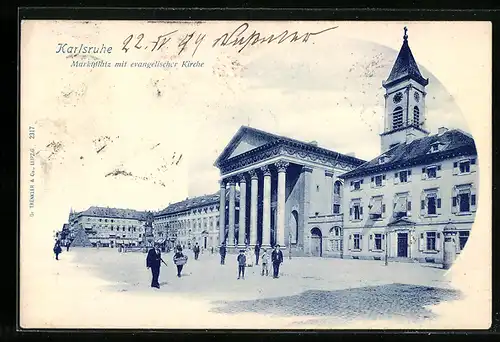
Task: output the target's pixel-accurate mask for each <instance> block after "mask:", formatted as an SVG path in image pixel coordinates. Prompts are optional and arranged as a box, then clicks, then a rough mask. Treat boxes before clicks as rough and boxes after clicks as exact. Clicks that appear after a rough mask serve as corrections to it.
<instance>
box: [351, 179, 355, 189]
mask: <svg viewBox="0 0 500 342" xmlns="http://www.w3.org/2000/svg"><path fill="white" fill-rule="evenodd" d="M352 190H354V182H353V181H351V191H352Z"/></svg>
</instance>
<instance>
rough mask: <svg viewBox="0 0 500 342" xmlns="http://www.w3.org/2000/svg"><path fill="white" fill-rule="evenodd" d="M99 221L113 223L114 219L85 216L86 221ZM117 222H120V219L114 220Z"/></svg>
mask: <svg viewBox="0 0 500 342" xmlns="http://www.w3.org/2000/svg"><path fill="white" fill-rule="evenodd" d="M94 220H95V221H99V222H110V223H114V222H115V220H114V219H109V220H108V219H102V218H100V219H92V218H91V217H87V221H88V222H90V221H94ZM116 222H117V223H120V222H121V221H120V220H116Z"/></svg>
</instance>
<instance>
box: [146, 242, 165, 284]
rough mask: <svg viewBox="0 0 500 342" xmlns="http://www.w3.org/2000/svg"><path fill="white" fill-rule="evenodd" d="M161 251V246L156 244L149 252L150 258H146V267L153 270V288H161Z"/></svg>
mask: <svg viewBox="0 0 500 342" xmlns="http://www.w3.org/2000/svg"><path fill="white" fill-rule="evenodd" d="M161 262H162V259H161V251H160V244H158V243H155V244H154V247H153V248H151V249H150V250H149V252H148V256H147V258H146V267H147V268H151V273H152V275H153V279H152V280H151V287H156V288H157V289H159V288H160V283H159V282H158V278H159V277H160V266H161Z"/></svg>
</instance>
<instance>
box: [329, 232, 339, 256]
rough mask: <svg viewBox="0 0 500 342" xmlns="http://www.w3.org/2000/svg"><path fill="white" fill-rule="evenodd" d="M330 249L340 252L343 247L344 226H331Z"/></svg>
mask: <svg viewBox="0 0 500 342" xmlns="http://www.w3.org/2000/svg"><path fill="white" fill-rule="evenodd" d="M329 238H330V251H332V252H340V250H341V249H342V228H341V227H338V226H335V227H332V228H330V236H329Z"/></svg>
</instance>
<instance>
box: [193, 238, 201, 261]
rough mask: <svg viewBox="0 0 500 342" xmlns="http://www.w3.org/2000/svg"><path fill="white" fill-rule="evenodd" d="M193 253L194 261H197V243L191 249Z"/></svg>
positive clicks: (198, 249)
mask: <svg viewBox="0 0 500 342" xmlns="http://www.w3.org/2000/svg"><path fill="white" fill-rule="evenodd" d="M193 252H194V260H198V256H199V255H200V246H198V242H197V243H196V244H195V245H194V247H193Z"/></svg>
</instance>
